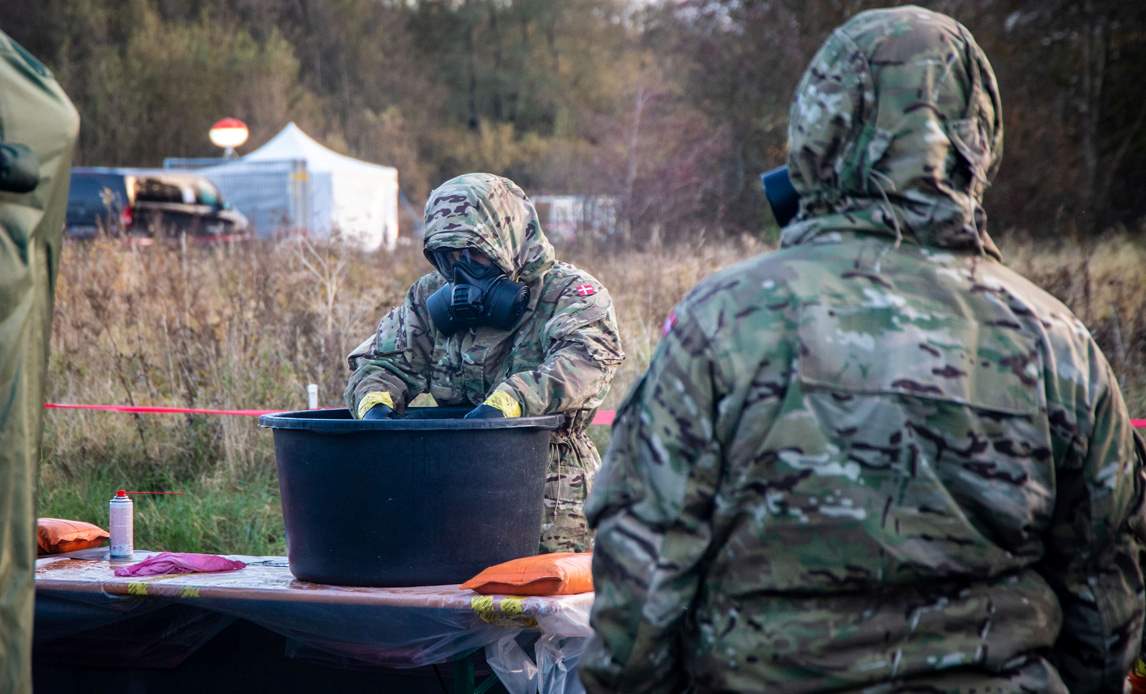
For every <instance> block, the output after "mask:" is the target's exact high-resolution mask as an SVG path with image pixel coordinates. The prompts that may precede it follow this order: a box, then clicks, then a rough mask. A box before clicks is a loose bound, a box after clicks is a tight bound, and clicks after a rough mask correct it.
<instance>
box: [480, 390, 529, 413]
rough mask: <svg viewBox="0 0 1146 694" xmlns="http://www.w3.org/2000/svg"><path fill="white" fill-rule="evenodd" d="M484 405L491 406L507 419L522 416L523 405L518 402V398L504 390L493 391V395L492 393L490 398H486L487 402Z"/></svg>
mask: <svg viewBox="0 0 1146 694" xmlns="http://www.w3.org/2000/svg"><path fill="white" fill-rule="evenodd" d="M482 404H483V405H489V406H490V407H492V408H494V409H495V410H498V411H499V412H501V413H502V414H503V415H505V416H506V417H520V416H521V403H519V402H518V401H517V398H515V397H513V396H512V395H510V394H509V393H507V392H505V391H504V390H495V391H493V393H491V394H490V396H489V397H488V398H486V399H485V402H483V403H482Z"/></svg>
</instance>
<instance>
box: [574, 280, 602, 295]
mask: <svg viewBox="0 0 1146 694" xmlns="http://www.w3.org/2000/svg"><path fill="white" fill-rule="evenodd" d="M575 290H576V292H577V296H593V295H594V294H596V293H597V288H596V287H594V286H593V285H591V284H589V283H588V282H586V283H585V284H579V285H577V286H576V287H575Z"/></svg>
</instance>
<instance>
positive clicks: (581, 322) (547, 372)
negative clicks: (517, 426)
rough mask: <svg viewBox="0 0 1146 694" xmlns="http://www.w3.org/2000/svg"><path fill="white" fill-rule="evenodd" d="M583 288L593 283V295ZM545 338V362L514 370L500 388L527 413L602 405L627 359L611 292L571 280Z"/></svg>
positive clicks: (599, 286)
mask: <svg viewBox="0 0 1146 694" xmlns="http://www.w3.org/2000/svg"><path fill="white" fill-rule="evenodd" d="M579 287H580V288H582V289H581V291H583V292H584V291H586V290H585V289H584V288H585V287H590V288H591V290H592V291H593V294H591V295H588V296H581V295H580V294H579V293H578V288H579ZM542 340H543V341H544V343H545V344H546V345H548V347H547V349H546V353H545V359H544V361H542V362H541V364H539V365H537V367H535V368H532V369H530V370H528V371H521V372H518V373H515V374H513V375H511V376H510V377H509V378H507V379H506V380H505V381H504V382H503V383H501V384H500V385H499V386H498V387H497V388H495V389H494V391H495V392H497V391H502V392H505V393H508V394H509V395H510V396H512V397H513V398H514V399H515V400H517V401H518V402H519V403H520V404H521V414H522V415H523V416H527V417H528V416H535V415H542V414H551V413H554V412H572V411H575V410H579V409H587V408H594V407H596V406H597V405H598V404H599V403H600V399H601V398H602V397H604V395H605V393H606V392H608V390H609V385H610V384H611V383H612V382H613V374H614V372H616V370H617V366H618V365H619V364H620V363H621V361H622V360H623V359H624V352H623V351H622V349H621V335H620V331H619V330H618V329H617V318H616V315H615V314H614V312H613V301H612V299H611V298H610V297H609V293H608V291H607V290H605V288H604V287H602V286H601V285H599V284H596V283H580V282H571V283H569V285H568V286H567V287H566V288H565V289H564V291H562V293H561V295H560V296H559V297H558V299H557V310H556V312H555V313H554V314H553V317H552V318H550V319H549V321H548V322H547V323H546V325H545V328H544V329H543V330H542Z"/></svg>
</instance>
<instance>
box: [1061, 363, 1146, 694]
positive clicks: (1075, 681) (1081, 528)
mask: <svg viewBox="0 0 1146 694" xmlns="http://www.w3.org/2000/svg"><path fill="white" fill-rule="evenodd" d="M1092 347H1093V345H1092ZM1090 361H1091V364H1092V374H1091V378H1090V379H1089V381H1090V383H1094V384H1097V385H1096V386H1095V391H1096V392H1094V393H1091V394H1088V397H1087V398H1086V401H1087V402H1089V403H1092V404H1091V405H1090V411H1083V412H1080V413H1079V417H1078V421H1079V422H1091V429H1090V431H1089V432H1087V431H1086V430H1085V428H1084V427H1079V429H1080V431H1079V432H1078V436H1074V437H1071V436H1069V435H1068V434H1067V431H1065V430H1064V432H1063V433H1062V435H1059V436H1056V437H1055V438H1056V440H1058V441H1065V442H1069V443H1068V444H1067V448H1066V449H1065V450H1064V452H1063V456H1062V458H1061V462H1060V463H1059V465H1058V469H1057V471H1056V475H1057V479H1056V498H1055V513H1054V520H1053V523H1052V525H1051V529H1050V534H1049V537H1048V539H1047V542H1046V546H1047V549H1048V552H1047V556H1046V559H1045V560H1044V562H1043V564H1042V566H1041V573H1042V574H1043V576H1044V577H1045V578H1046V579H1047V581H1048V582H1049V583H1050V584H1051V586H1052V587H1053V588H1054V590H1055V593H1056V594H1057V595H1058V599H1059V604H1060V605H1061V607H1062V612H1063V623H1062V629H1061V631H1060V632H1059V637H1058V641H1057V642H1056V643H1055V647H1054V653H1053V659H1054V662H1055V665H1056V666H1057V667H1058V670H1059V674H1060V675H1061V676H1062V678H1063V681H1064V682H1065V683H1066V684H1067V686H1068V687H1069V688H1070V691H1072V692H1104V691H1121V690H1122V682H1123V679H1124V678H1125V677H1126V673H1127V672H1128V670H1129V668H1130V666H1131V664H1132V663H1133V661H1134V656H1135V655H1137V653H1138V649H1139V646H1140V641H1141V634H1142V618H1143V614H1142V601H1143V585H1142V572H1141V569H1140V567H1139V565H1138V561H1139V556H1138V552H1139V547H1140V543H1141V542H1142V539H1143V538H1142V534H1141V533H1142V529H1143V528H1144V527H1146V519H1144V516H1143V514H1144V512H1146V508H1144V506H1143V489H1144V487H1143V463H1144V462H1146V461H1141V460H1140V455H1141V453H1140V449H1139V448H1138V447H1137V446H1136V445H1135V434H1134V430H1133V428H1132V426H1131V423H1130V417H1129V414H1128V412H1127V410H1126V405H1125V403H1124V402H1123V400H1122V395H1121V393H1120V392H1119V389H1118V387H1117V385H1116V384H1117V382H1116V381H1115V378H1114V374H1113V373H1112V372H1111V370H1110V367H1109V366H1107V364H1106V360H1105V359H1104V358H1103V356H1102V355H1101V353H1099V352H1098V351H1097V349H1096V348H1095V349H1094V352H1093V353H1092V355H1091V359H1090ZM1069 421H1070V419H1069V415H1065V414H1063V415H1062V416H1052V417H1051V424H1052V427H1053V426H1056V425H1061V424H1062V423H1063V422H1069ZM1136 536H1137V537H1136Z"/></svg>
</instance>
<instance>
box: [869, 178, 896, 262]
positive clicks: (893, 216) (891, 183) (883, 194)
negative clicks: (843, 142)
mask: <svg viewBox="0 0 1146 694" xmlns="http://www.w3.org/2000/svg"><path fill="white" fill-rule="evenodd" d="M869 176H870V180H871V182H872V183H874V184H875V187H876V189H877V190H879V194H880V196H881V197H882V198H883V202H884V204H885V205H887V209H888V214H890V215H891V223H892V224H893V225H894V226H895V245H893V246H891V247H889V248H885V249H883V252H882V253H880V254H879V257H878V258H876V259H875V271H876V272H879V264H880V261H882V260H883V256H884V255H886V254H887V253H888V251H892V250H896V251H898V250H899V247H900V245H902V244H903V229H902V228H901V227H900V225H899V215H898V214H897V213H896V211H895V205H892V204H891V198H889V197H888V196H887V191H885V190H884V188H883V186H882V185H880V182H879V179H880V178H882V179H883V180H885V181H887V185H888V186H889V187H890V188H891V190H892V192H895V181H893V180H891V179H890V178H888V177H887V176H886V175H885V174H883V173H882V172H879V171H876V170H875V169H872V170H871V171H870V172H869Z"/></svg>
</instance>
